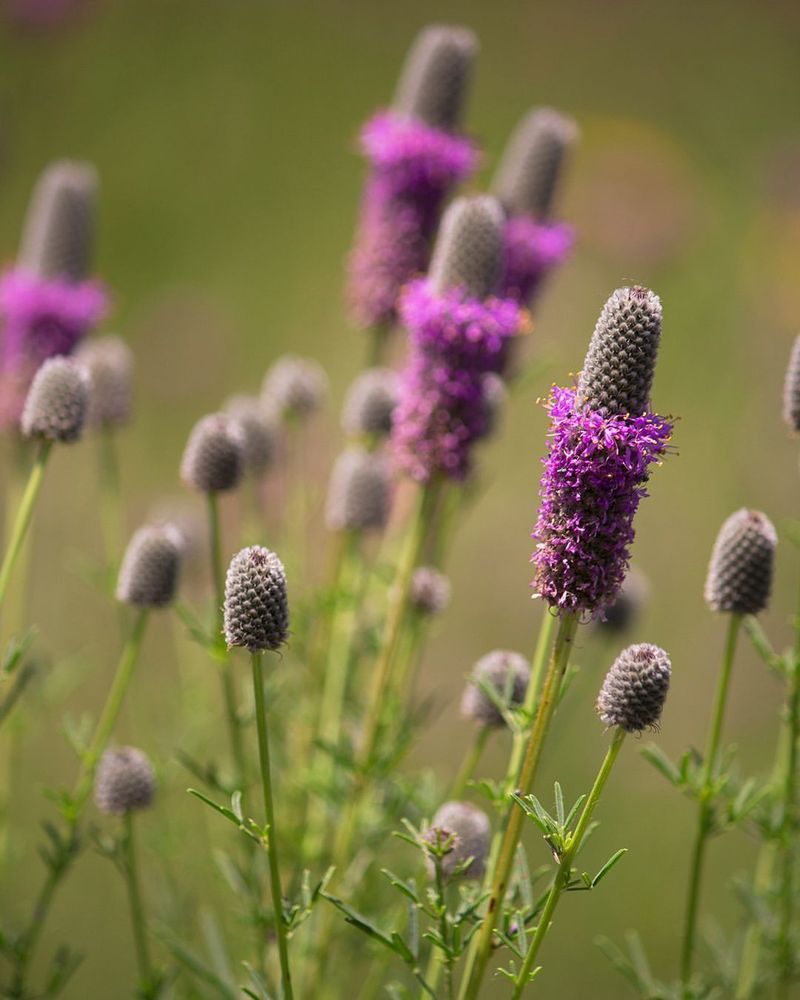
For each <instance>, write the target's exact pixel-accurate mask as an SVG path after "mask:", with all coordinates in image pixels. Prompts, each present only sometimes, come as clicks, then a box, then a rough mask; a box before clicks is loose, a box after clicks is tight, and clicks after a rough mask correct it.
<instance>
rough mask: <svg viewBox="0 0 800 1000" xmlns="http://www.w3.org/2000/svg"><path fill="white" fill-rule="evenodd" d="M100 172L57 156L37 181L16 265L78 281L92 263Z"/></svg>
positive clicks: (33, 271)
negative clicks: (54, 161) (98, 176)
mask: <svg viewBox="0 0 800 1000" xmlns="http://www.w3.org/2000/svg"><path fill="white" fill-rule="evenodd" d="M96 201H97V172H96V171H95V169H94V167H92V166H91V164H89V163H73V162H70V161H68V160H59V161H58V162H56V163H53V164H51V165H50V166H49V167H47V169H46V170H45V171H44V172H43V173H42V175H41V176H40V178H39V180H38V181H37V183H36V187H35V189H34V192H33V195H32V197H31V202H30V205H29V208H28V213H27V215H26V217H25V225H24V229H23V234H22V243H21V246H20V251H19V257H18V263H19V265H20V266H21V267H23V268H25V269H26V270H28V271H30V272H32V273H33V274H36V275H38V276H39V277H40V278H62V279H65V280H67V281H72V282H78V281H83V280H84V279H85V278H86V277H88V275H89V273H90V271H91V266H92V251H93V244H94V217H95V207H96Z"/></svg>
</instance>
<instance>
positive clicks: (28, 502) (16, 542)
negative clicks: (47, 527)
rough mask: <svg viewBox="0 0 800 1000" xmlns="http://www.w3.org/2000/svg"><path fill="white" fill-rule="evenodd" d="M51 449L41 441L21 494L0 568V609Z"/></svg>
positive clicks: (51, 444) (28, 524)
mask: <svg viewBox="0 0 800 1000" xmlns="http://www.w3.org/2000/svg"><path fill="white" fill-rule="evenodd" d="M52 447H53V442H52V441H42V443H41V445H40V446H39V452H38V454H37V456H36V459H35V460H34V463H33V467H32V468H31V471H30V475H29V477H28V484H27V486H26V487H25V492H24V493H23V494H22V499H21V501H20V505H19V508H18V509H17V516H16V519H15V520H14V527H13V528H12V531H11V538H10V540H9V542H8V545H7V546H6V553H5V556H4V558H3V564H2V566H0V607H2V605H3V601H4V600H5V596H6V592H7V591H8V585H9V583H10V581H11V574H12V573H13V571H14V566H15V564H16V561H17V558H18V557H19V553H20V550H21V549H22V544H23V542H24V541H25V536H26V535H27V533H28V528H29V527H30V523H31V518H32V516H33V508H34V505H35V503H36V498H37V496H38V495H39V490H40V489H41V487H42V482H43V480H44V470H45V468H46V466H47V459H48V458H49V456H50V451H51V449H52Z"/></svg>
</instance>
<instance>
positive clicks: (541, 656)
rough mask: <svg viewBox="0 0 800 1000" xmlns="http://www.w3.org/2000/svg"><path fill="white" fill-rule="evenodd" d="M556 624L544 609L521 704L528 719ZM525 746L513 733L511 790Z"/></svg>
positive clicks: (507, 776)
mask: <svg viewBox="0 0 800 1000" xmlns="http://www.w3.org/2000/svg"><path fill="white" fill-rule="evenodd" d="M557 622H558V618H557V617H556V616H555V615H554V614H551V612H550V609H549V608H545V612H544V618H543V620H542V626H541V628H540V629H539V637H538V639H537V640H536V649H535V650H534V651H533V657H532V659H531V676H530V679H529V681H528V687H527V690H526V691H525V701H524V702H523V704H522V710H523V712H524V713H525V714H526V716H527V717H528V718H529V719H533V717H534V712H535V710H536V703H537V702H538V700H539V689H540V688H541V685H542V675H543V674H544V671H545V667H546V666H547V663H548V656H549V654H550V649H551V647H552V645H553V636H554V635H555V630H556V623H557ZM525 746H526V742H525V733H524V732H520V733H515V735H514V745H513V748H512V751H511V759H510V760H509V765H508V772H507V774H506V781H507V783H508V785H509V786H510V787H512V788H513V787H514V786H515V785H516V784H517V778H518V775H519V770H520V767H521V766H522V757H523V755H524V753H525Z"/></svg>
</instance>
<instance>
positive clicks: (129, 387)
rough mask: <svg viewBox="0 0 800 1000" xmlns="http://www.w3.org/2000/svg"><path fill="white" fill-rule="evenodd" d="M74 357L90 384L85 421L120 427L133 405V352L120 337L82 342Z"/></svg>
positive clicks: (125, 420)
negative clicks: (87, 375) (81, 366)
mask: <svg viewBox="0 0 800 1000" xmlns="http://www.w3.org/2000/svg"><path fill="white" fill-rule="evenodd" d="M75 359H76V361H78V362H79V363H80V364H82V365H83V366H84V368H85V369H86V371H87V372H88V373H89V380H90V381H91V384H92V389H91V397H90V401H89V416H88V423H89V425H90V426H94V427H122V426H123V425H124V424H126V423H127V422H128V420H129V419H130V415H131V409H132V407H133V353H132V351H131V349H130V348H129V347H128V345H127V344H126V343H125V341H124V340H122V339H121V338H120V337H113V336H108V337H96V338H93V339H92V340H87V341H84V343H83V344H81V346H80V347H79V348H78V350H77V352H76V354H75Z"/></svg>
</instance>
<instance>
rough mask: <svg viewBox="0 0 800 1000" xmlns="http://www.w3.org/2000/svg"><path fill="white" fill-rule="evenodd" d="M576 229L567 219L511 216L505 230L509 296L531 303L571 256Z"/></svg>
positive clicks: (506, 291)
mask: <svg viewBox="0 0 800 1000" xmlns="http://www.w3.org/2000/svg"><path fill="white" fill-rule="evenodd" d="M574 241H575V231H574V230H573V228H572V226H570V225H567V224H566V223H564V222H536V221H535V220H534V219H532V218H530V217H529V216H525V215H519V216H516V217H515V218H512V219H509V220H508V221H507V222H506V224H505V229H504V231H503V243H504V247H503V282H502V286H501V291H502V294H503V295H504V296H506V297H507V298H514V299H517V300H518V301H519V302H522V303H524V304H526V305H530V303H531V302H532V301H533V299H534V297H535V295H536V293H537V291H538V290H539V288H540V287H541V284H542V281H543V280H544V279H545V278H546V277H547V275H548V274H549V273H550V272H551V271H553V270H555V268H557V267H558V266H559V265H560V264H563V263H564V261H565V260H566V259H567V257H569V255H570V253H571V251H572V245H573V243H574Z"/></svg>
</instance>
